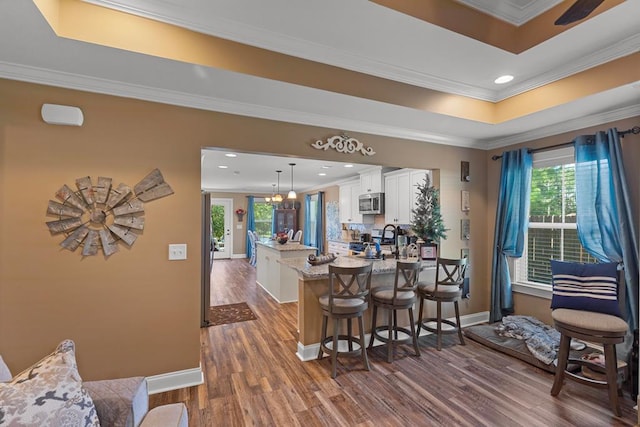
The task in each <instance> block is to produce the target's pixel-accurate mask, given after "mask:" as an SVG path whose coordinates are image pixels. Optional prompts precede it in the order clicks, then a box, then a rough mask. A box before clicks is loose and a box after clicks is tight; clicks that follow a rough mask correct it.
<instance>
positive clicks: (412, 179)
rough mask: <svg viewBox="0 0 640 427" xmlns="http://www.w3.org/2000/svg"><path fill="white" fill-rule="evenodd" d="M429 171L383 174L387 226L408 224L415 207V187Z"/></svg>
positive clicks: (410, 170) (402, 170) (404, 170)
mask: <svg viewBox="0 0 640 427" xmlns="http://www.w3.org/2000/svg"><path fill="white" fill-rule="evenodd" d="M427 173H430V171H427V170H417V169H401V170H399V171H396V172H391V173H388V174H385V177H384V188H385V201H384V202H385V214H384V219H385V222H386V223H387V224H398V225H400V224H410V223H411V219H412V218H413V215H412V212H411V211H412V210H413V208H414V207H415V205H416V198H417V195H416V192H417V185H418V184H419V183H421V182H422V181H423V180H424V177H425V175H426V174H427Z"/></svg>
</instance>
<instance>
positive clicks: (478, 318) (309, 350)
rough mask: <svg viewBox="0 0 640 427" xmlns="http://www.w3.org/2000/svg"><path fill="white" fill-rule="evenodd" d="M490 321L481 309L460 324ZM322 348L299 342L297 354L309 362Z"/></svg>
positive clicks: (368, 335)
mask: <svg viewBox="0 0 640 427" xmlns="http://www.w3.org/2000/svg"><path fill="white" fill-rule="evenodd" d="M449 320H451V321H453V322H455V320H456V319H455V317H451V318H449ZM488 321H489V312H488V311H480V312H478V313H471V314H466V315H464V316H460V325H462V327H463V328H466V327H467V326H473V325H477V324H480V323H486V322H488ZM425 335H431V332H429V331H427V330H425V329H422V330H421V331H420V336H421V337H422V336H425ZM370 339H371V334H367V335H366V336H365V345H369V340H370ZM382 344H383V343H382V342H380V341H377V343H376V344H375V346H378V345H382ZM319 349H320V343H314V344H309V345H306V346H305V345H302V343H300V342H298V351H297V352H296V356H298V359H300V360H302V361H303V362H308V361H309V360H314V359H316V358H317V357H318V350H319Z"/></svg>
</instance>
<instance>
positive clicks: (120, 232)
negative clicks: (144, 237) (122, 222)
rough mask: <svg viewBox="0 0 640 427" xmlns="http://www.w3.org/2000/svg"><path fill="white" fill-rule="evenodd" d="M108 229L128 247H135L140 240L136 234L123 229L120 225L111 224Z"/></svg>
mask: <svg viewBox="0 0 640 427" xmlns="http://www.w3.org/2000/svg"><path fill="white" fill-rule="evenodd" d="M107 227H109V230H111V232H112V233H113V234H115V235H116V236H118V237H119V238H120V239H122V241H123V242H125V243H126V244H127V245H128V246H131V245H133V243H134V242H135V241H136V239H137V238H138V236H137V235H136V234H135V233H134V232H132V231H131V229H130V228H125V227H121V226H119V225H118V224H111V225H108V226H107Z"/></svg>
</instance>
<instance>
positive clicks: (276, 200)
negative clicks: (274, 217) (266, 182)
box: [271, 171, 282, 203]
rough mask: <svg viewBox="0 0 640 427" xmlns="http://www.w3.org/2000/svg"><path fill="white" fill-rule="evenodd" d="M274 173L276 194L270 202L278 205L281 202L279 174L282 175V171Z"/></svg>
mask: <svg viewBox="0 0 640 427" xmlns="http://www.w3.org/2000/svg"><path fill="white" fill-rule="evenodd" d="M276 173H277V174H278V192H277V193H276V195H275V196H273V198H272V199H271V200H273V201H274V202H276V203H280V202H281V201H282V196H281V195H280V174H281V173H282V171H276Z"/></svg>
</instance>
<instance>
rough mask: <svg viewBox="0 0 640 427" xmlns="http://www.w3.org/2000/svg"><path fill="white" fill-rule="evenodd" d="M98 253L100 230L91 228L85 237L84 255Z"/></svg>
mask: <svg viewBox="0 0 640 427" xmlns="http://www.w3.org/2000/svg"><path fill="white" fill-rule="evenodd" d="M97 253H98V232H97V231H96V230H89V233H88V234H87V237H86V238H85V239H84V246H83V247H82V256H93V255H96V254H97Z"/></svg>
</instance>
